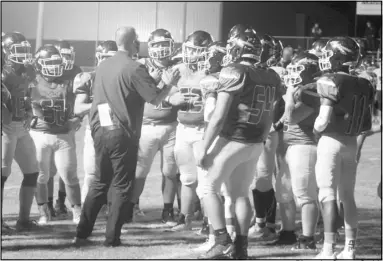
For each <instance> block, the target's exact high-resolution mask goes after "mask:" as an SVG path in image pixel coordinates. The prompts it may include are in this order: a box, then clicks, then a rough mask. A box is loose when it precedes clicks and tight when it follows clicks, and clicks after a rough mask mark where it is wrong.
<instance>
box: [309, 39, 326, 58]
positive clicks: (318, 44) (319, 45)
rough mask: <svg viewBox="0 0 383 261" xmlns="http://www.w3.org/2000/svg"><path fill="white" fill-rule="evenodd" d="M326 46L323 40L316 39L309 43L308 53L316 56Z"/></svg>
mask: <svg viewBox="0 0 383 261" xmlns="http://www.w3.org/2000/svg"><path fill="white" fill-rule="evenodd" d="M325 46H326V41H325V40H318V41H315V42H313V44H312V45H311V49H310V50H309V53H312V54H314V55H316V56H318V57H320V56H321V55H322V49H323V48H324V47H325Z"/></svg>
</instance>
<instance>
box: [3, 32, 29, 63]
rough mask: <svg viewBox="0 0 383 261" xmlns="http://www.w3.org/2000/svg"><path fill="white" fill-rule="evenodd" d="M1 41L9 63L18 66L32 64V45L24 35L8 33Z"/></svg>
mask: <svg viewBox="0 0 383 261" xmlns="http://www.w3.org/2000/svg"><path fill="white" fill-rule="evenodd" d="M1 40H2V46H3V47H4V52H5V53H6V57H7V60H8V61H11V62H14V63H18V64H24V63H31V62H32V57H33V56H32V52H31V45H30V43H29V42H28V41H27V39H26V38H25V36H24V35H22V34H21V33H19V32H12V33H6V34H5V35H4V36H3V37H2V38H1Z"/></svg>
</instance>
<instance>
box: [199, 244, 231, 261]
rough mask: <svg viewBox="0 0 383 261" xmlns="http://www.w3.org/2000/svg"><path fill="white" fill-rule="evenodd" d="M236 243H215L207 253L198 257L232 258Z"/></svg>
mask: <svg viewBox="0 0 383 261" xmlns="http://www.w3.org/2000/svg"><path fill="white" fill-rule="evenodd" d="M234 251H235V250H234V244H233V243H232V242H230V243H227V244H225V245H222V244H219V243H215V244H214V246H213V247H212V248H210V249H209V250H208V251H207V252H206V253H205V254H202V255H200V256H199V257H198V259H231V258H232V256H233V254H234Z"/></svg>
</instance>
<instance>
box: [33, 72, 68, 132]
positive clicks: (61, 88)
mask: <svg viewBox="0 0 383 261" xmlns="http://www.w3.org/2000/svg"><path fill="white" fill-rule="evenodd" d="M29 87H30V93H31V100H32V109H33V114H34V116H35V120H34V121H32V124H31V128H32V129H33V130H35V131H43V132H48V133H50V134H64V133H68V132H69V127H68V126H67V124H66V123H67V120H68V119H69V117H70V116H71V114H72V113H73V105H74V94H73V90H72V88H73V81H72V80H68V79H64V78H62V77H60V78H57V79H55V80H54V81H52V82H48V81H47V80H45V79H44V78H43V77H42V76H41V75H37V76H36V80H35V81H34V82H33V83H31V84H30V86H29Z"/></svg>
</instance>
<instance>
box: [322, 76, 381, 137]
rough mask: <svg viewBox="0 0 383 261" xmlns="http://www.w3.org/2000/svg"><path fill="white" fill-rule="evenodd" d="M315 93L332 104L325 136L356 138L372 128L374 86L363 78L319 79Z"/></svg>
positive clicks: (337, 77) (336, 77) (330, 77)
mask: <svg viewBox="0 0 383 261" xmlns="http://www.w3.org/2000/svg"><path fill="white" fill-rule="evenodd" d="M317 86H318V94H319V95H320V96H321V97H322V98H327V99H329V100H331V101H332V102H333V103H334V106H333V108H334V109H333V113H332V116H331V120H330V123H329V124H328V125H327V128H326V129H325V131H324V132H325V133H337V134H339V135H347V136H357V135H359V134H360V133H361V132H363V131H367V130H369V129H371V115H372V104H373V100H374V87H373V86H372V84H371V82H370V81H368V80H367V79H365V78H362V77H357V76H352V75H349V74H345V73H332V74H326V75H324V76H322V77H321V78H320V79H319V80H318V82H317Z"/></svg>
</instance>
